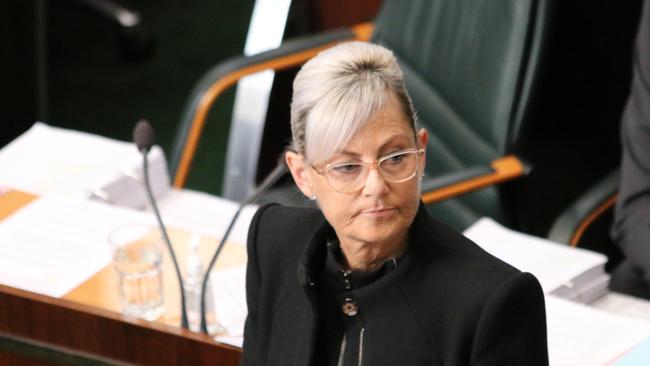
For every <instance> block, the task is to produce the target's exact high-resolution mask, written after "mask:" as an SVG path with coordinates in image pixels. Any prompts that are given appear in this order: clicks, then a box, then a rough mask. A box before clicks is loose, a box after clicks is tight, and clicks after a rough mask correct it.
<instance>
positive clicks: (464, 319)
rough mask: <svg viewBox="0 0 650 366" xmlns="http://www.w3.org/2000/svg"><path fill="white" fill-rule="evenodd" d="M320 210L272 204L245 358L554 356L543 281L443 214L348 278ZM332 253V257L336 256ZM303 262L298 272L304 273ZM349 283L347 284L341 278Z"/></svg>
mask: <svg viewBox="0 0 650 366" xmlns="http://www.w3.org/2000/svg"><path fill="white" fill-rule="evenodd" d="M332 233H333V230H332V228H331V227H330V225H329V224H328V223H327V222H326V220H325V218H324V217H323V215H322V214H321V212H320V211H318V210H315V209H308V208H287V207H281V206H263V207H261V208H260V210H259V211H258V213H257V214H256V215H255V217H254V219H253V222H252V223H251V228H250V232H249V239H248V256H249V262H248V269H247V300H248V311H249V314H248V318H247V320H246V327H245V332H244V354H243V358H242V364H244V365H310V364H311V365H316V364H330V365H331V364H336V362H337V361H338V356H339V352H340V350H341V343H342V340H343V339H342V338H343V337H342V335H343V334H346V342H345V345H346V347H345V350H344V352H343V360H344V364H345V365H350V364H353V365H359V364H361V365H396V364H401V365H443V364H444V365H546V364H548V356H547V350H546V321H545V313H544V298H543V294H542V291H541V287H540V286H539V283H538V282H537V280H536V279H535V278H534V277H533V276H532V275H530V274H527V273H521V272H519V271H517V270H516V269H514V268H512V267H511V266H509V265H507V264H505V263H503V262H501V261H500V260H498V259H497V258H495V257H493V256H491V255H489V254H488V253H486V252H485V251H483V250H482V249H481V248H479V247H478V246H477V245H475V244H474V243H472V242H471V241H470V240H468V239H466V238H465V237H463V236H462V235H460V234H459V233H457V232H455V231H453V230H451V229H449V228H448V227H446V226H444V225H442V224H440V223H438V222H437V221H435V220H433V219H432V218H431V217H430V216H429V215H428V213H427V212H426V209H425V208H424V206H423V205H421V207H420V210H419V211H418V213H417V215H416V218H415V220H414V222H413V224H412V226H411V229H410V232H409V243H408V247H407V249H406V251H405V253H404V254H403V255H402V257H400V258H398V259H396V261H389V262H387V263H386V264H384V266H383V267H381V268H380V269H378V270H377V271H374V272H372V273H366V274H363V273H352V274H351V275H350V276H351V281H350V288H349V289H346V288H345V287H346V282H345V280H343V282H340V280H341V279H340V277H339V281H337V277H336V276H337V275H340V266H338V265H337V263H336V260H335V257H336V255H335V253H336V250H335V248H331V249H332V250H331V251H330V252H329V253H330V254H328V250H327V242H328V238H329V237H330V236H331V235H332ZM328 258H329V259H328ZM296 269H297V271H298V273H296ZM341 286H342V288H341Z"/></svg>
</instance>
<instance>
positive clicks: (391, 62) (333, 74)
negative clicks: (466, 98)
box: [291, 42, 416, 163]
mask: <svg viewBox="0 0 650 366" xmlns="http://www.w3.org/2000/svg"><path fill="white" fill-rule="evenodd" d="M391 97H395V98H396V100H397V101H398V102H399V104H400V106H401V108H402V110H403V112H404V114H405V116H406V117H407V119H408V120H409V121H410V123H411V125H412V127H413V131H414V133H415V120H416V116H415V110H414V109H413V103H412V102H411V98H410V96H409V95H408V93H407V91H406V87H405V85H404V79H403V75H402V70H401V69H400V68H399V65H398V64H397V60H396V59H395V56H394V55H393V52H391V51H390V50H388V49H386V48H384V47H381V46H379V45H376V44H372V43H366V42H348V43H342V44H339V45H337V46H335V47H332V48H329V49H327V50H325V51H322V52H320V53H319V54H318V55H317V56H316V57H314V58H312V59H311V60H309V61H308V62H307V63H305V65H303V67H302V68H301V69H300V71H299V72H298V74H297V76H296V78H295V80H294V82H293V99H292V101H291V133H292V135H293V136H292V138H293V142H292V147H293V149H294V150H295V151H296V152H298V153H300V154H303V155H304V156H305V157H306V159H307V160H308V161H310V162H312V163H318V162H322V161H326V160H328V159H329V158H330V157H331V156H332V155H333V154H334V153H336V152H337V151H340V150H342V149H343V148H344V146H345V145H346V144H347V143H348V142H349V141H350V139H352V137H354V136H355V135H356V134H357V132H359V130H360V129H361V128H362V127H364V125H365V124H366V123H367V122H368V121H370V120H371V119H372V118H373V117H374V116H375V115H376V114H377V113H379V112H380V111H381V110H382V108H383V106H384V104H385V103H386V101H387V100H388V99H389V98H391Z"/></svg>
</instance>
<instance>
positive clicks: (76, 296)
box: [63, 229, 246, 326]
mask: <svg viewBox="0 0 650 366" xmlns="http://www.w3.org/2000/svg"><path fill="white" fill-rule="evenodd" d="M169 236H170V239H171V241H172V243H173V245H174V250H175V252H176V256H177V258H178V260H179V262H180V263H179V266H180V267H181V272H182V273H184V271H185V263H184V261H183V259H184V258H185V257H186V253H187V251H188V249H187V248H188V243H189V239H190V236H191V235H190V233H187V232H184V231H178V230H173V229H171V230H169ZM217 245H218V241H217V239H213V238H207V237H203V238H202V239H201V241H200V244H199V252H200V253H201V258H203V261H204V264H203V268H206V267H207V264H208V263H207V262H208V260H209V259H210V256H211V255H212V253H214V251H215V250H216V247H217ZM245 263H246V248H245V247H243V246H241V245H238V244H233V243H227V244H226V246H225V247H224V248H223V251H222V252H221V257H220V258H219V260H218V261H217V263H216V265H215V267H216V270H220V269H226V268H231V267H235V266H241V265H245ZM162 273H163V291H164V298H165V300H164V301H165V314H164V315H163V316H162V317H161V318H160V319H158V320H157V322H160V323H164V324H168V325H175V326H178V325H179V324H180V295H179V287H178V281H177V279H176V274H175V272H174V267H173V264H172V261H171V259H170V256H169V253H168V252H167V250H165V251H164V255H163V264H162ZM118 285H119V278H118V275H117V272H116V271H115V270H114V268H113V267H112V266H111V265H109V266H107V267H105V268H103V269H102V270H101V271H99V272H97V273H96V274H95V275H94V276H92V277H91V278H90V279H88V280H87V281H85V282H84V283H82V284H81V285H79V286H78V287H77V288H75V289H73V290H72V291H70V292H68V293H67V294H65V295H64V296H63V298H64V299H67V300H71V301H74V302H76V303H79V304H84V305H89V306H95V307H98V308H102V309H105V310H111V311H115V312H118V313H119V312H120V311H121V304H120V296H119V293H118Z"/></svg>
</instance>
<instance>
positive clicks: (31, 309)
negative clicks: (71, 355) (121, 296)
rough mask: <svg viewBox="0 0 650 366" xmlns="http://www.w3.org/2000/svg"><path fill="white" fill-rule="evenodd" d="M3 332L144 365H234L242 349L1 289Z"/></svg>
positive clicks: (31, 294) (50, 299)
mask: <svg viewBox="0 0 650 366" xmlns="http://www.w3.org/2000/svg"><path fill="white" fill-rule="evenodd" d="M0 304H2V306H0V332H2V333H6V334H9V335H14V336H16V337H21V338H27V339H33V340H36V341H38V342H42V343H45V344H49V345H52V346H53V347H54V348H63V349H70V350H75V351H78V352H82V353H85V354H90V355H97V356H99V357H101V358H107V359H112V360H116V361H119V362H126V363H130V364H143V365H177V364H181V363H183V364H185V363H187V364H207V363H210V364H213V365H236V364H238V362H239V358H240V355H241V350H239V349H238V348H235V347H231V346H228V345H225V344H221V343H217V342H215V341H214V340H213V339H212V338H211V337H210V336H207V335H202V334H196V333H192V332H190V331H185V330H182V329H179V328H175V327H172V326H166V325H164V324H157V323H151V322H146V321H143V320H139V319H136V318H131V317H126V316H122V315H120V314H116V313H114V312H111V311H106V310H102V309H97V308H95V307H91V306H86V305H82V304H78V303H74V302H71V301H68V300H64V299H56V298H52V297H48V296H44V295H39V294H35V293H32V292H28V291H23V290H19V289H15V288H12V287H8V286H2V285H0Z"/></svg>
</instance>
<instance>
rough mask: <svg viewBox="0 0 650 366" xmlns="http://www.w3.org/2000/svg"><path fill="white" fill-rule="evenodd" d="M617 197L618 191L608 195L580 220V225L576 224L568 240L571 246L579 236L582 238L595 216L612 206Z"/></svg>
mask: <svg viewBox="0 0 650 366" xmlns="http://www.w3.org/2000/svg"><path fill="white" fill-rule="evenodd" d="M617 199H618V193H617V194H615V195H613V196H611V197H609V198H608V199H607V200H606V201H605V202H603V203H601V204H600V206H598V207H597V208H596V209H595V210H593V211H592V212H591V213H590V214H589V215H588V216H587V217H586V218H585V219H584V220H582V221H581V222H580V225H578V228H577V229H576V231H575V232H574V233H573V235H572V236H571V240H570V241H569V244H571V246H572V247H576V246H578V243H579V242H580V238H582V235H584V233H585V231H586V230H587V228H588V227H589V226H590V225H591V224H592V223H593V222H594V221H595V220H596V219H597V218H599V217H600V216H601V215H602V214H603V213H605V211H607V210H608V209H609V208H610V207H612V206H613V205H614V204H615V203H616V200H617Z"/></svg>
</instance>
